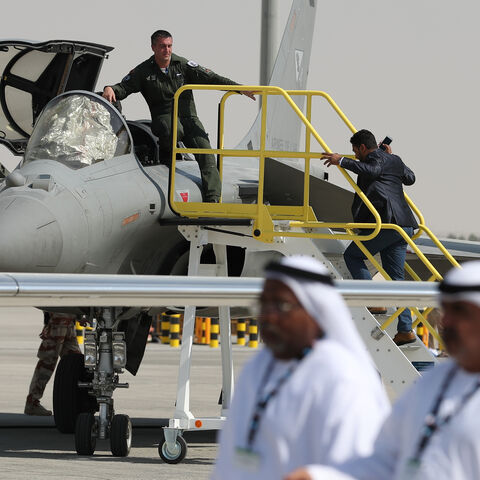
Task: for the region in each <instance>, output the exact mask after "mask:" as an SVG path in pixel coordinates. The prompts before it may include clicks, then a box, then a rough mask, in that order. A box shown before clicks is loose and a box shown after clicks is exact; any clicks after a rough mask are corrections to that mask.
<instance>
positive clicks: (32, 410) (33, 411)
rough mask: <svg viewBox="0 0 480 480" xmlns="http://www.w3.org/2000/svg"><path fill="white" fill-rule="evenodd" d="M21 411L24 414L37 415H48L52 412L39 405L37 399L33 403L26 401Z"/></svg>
mask: <svg viewBox="0 0 480 480" xmlns="http://www.w3.org/2000/svg"><path fill="white" fill-rule="evenodd" d="M23 413H25V415H35V416H37V417H49V416H50V415H51V414H52V412H51V410H47V409H46V408H45V407H44V406H43V405H40V402H39V401H38V400H36V401H35V402H33V403H31V402H27V403H26V404H25V410H24V411H23Z"/></svg>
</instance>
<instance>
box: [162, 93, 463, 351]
mask: <svg viewBox="0 0 480 480" xmlns="http://www.w3.org/2000/svg"><path fill="white" fill-rule="evenodd" d="M185 90H219V87H218V86H213V85H195V86H194V85H185V86H183V87H181V88H180V89H179V90H178V91H177V92H176V94H175V97H174V119H176V118H177V115H178V99H179V97H180V95H181V94H182V93H183V92H184V91H185ZM221 90H228V92H227V93H226V94H224V96H223V97H222V99H221V102H220V105H219V122H218V123H219V139H218V146H219V148H217V149H192V148H177V122H176V121H174V122H173V139H172V141H173V149H172V151H173V154H172V169H171V177H170V191H169V199H170V204H171V206H172V208H173V209H174V211H176V212H177V213H178V214H180V215H183V216H187V217H198V218H200V217H217V218H218V217H223V218H248V219H251V220H252V223H253V236H254V237H255V238H256V239H258V240H260V241H263V242H271V241H273V239H274V238H275V237H308V238H323V239H340V240H352V241H353V242H355V244H356V245H357V246H358V247H359V248H360V250H361V251H362V252H363V253H364V254H365V256H366V257H367V259H368V260H369V261H370V262H371V263H372V264H373V266H374V267H375V268H376V269H377V271H378V272H380V274H381V275H382V276H383V277H384V278H385V279H386V280H391V278H390V277H389V275H388V274H387V273H386V272H385V270H384V269H383V268H382V267H381V266H380V264H379V263H378V262H377V261H376V260H375V258H374V256H373V255H371V254H370V252H369V251H368V250H367V249H366V248H365V246H364V242H365V241H368V240H371V239H372V238H374V237H375V236H376V235H377V234H378V233H379V232H380V230H382V229H389V230H395V231H396V232H397V233H398V234H399V235H400V236H401V237H402V238H403V239H404V241H405V242H406V243H407V245H408V246H409V248H410V250H411V251H412V252H413V253H415V254H416V255H417V257H418V258H419V259H420V260H421V262H422V263H423V264H424V265H425V266H426V268H427V269H428V270H429V272H430V273H431V276H430V278H429V281H439V280H441V279H442V276H441V274H440V273H439V272H438V271H437V269H436V268H435V267H434V266H433V264H432V263H431V262H430V261H429V260H428V259H427V257H426V256H425V255H424V254H423V253H422V251H421V250H420V249H419V248H418V247H417V245H416V244H415V242H414V240H415V239H416V238H418V237H419V236H420V235H422V233H423V234H425V235H426V236H428V237H429V238H430V239H431V240H432V242H433V243H434V245H436V247H437V248H438V249H439V250H440V251H441V252H442V254H443V255H444V256H445V257H446V258H447V260H448V261H449V262H450V263H451V265H452V266H454V267H459V264H458V262H457V261H456V260H455V259H454V258H453V256H452V255H451V254H450V253H449V252H448V250H447V249H446V248H445V247H444V246H443V245H442V243H441V242H440V241H439V240H438V238H437V237H436V236H435V235H434V234H433V232H432V231H431V230H430V229H429V228H428V227H427V226H426V225H425V219H424V217H423V215H422V213H421V211H420V210H419V208H418V207H417V206H416V205H415V204H414V202H413V201H412V200H411V199H410V197H409V196H408V195H407V194H405V199H406V201H407V203H408V205H409V206H410V208H411V209H412V210H413V212H414V213H415V215H416V216H417V218H418V225H419V227H418V232H417V233H416V234H415V235H414V236H413V237H412V238H410V237H409V236H408V235H407V234H406V233H405V231H404V230H403V229H402V228H401V227H400V226H398V225H395V224H385V223H382V221H381V218H380V215H379V214H378V212H377V210H376V209H375V207H374V206H373V205H372V203H371V202H370V201H369V199H368V198H367V197H366V195H365V194H364V193H363V192H362V191H361V190H360V189H359V188H358V186H357V184H356V182H354V180H353V179H352V177H351V176H350V175H349V174H348V173H347V172H346V171H345V169H343V168H342V167H340V166H338V169H339V171H340V172H341V174H342V175H343V176H344V178H345V179H346V180H347V182H348V183H349V184H350V185H351V187H352V188H353V190H354V191H355V192H356V194H357V195H358V196H359V197H360V198H361V200H362V201H363V202H364V203H365V205H366V206H367V208H368V209H369V211H370V212H371V213H372V216H373V217H374V219H375V223H355V222H347V223H342V222H321V221H318V220H317V218H316V216H315V213H314V211H313V209H312V208H311V206H310V204H309V201H310V181H309V180H310V162H311V159H312V158H320V157H321V156H322V154H323V152H312V151H311V139H312V137H313V138H314V139H315V140H316V141H317V142H318V143H319V145H320V146H321V147H322V148H323V151H324V152H331V150H330V148H329V147H328V145H327V144H326V142H325V141H324V139H323V138H322V137H321V136H320V135H319V134H318V132H317V131H316V130H315V128H314V127H313V125H312V123H311V118H312V99H313V98H314V97H322V98H323V99H325V100H326V101H327V102H328V104H329V105H330V106H331V107H332V109H333V110H334V111H335V113H336V114H337V115H338V116H339V117H340V119H341V120H342V121H343V123H344V124H345V125H346V127H347V128H348V129H349V130H350V131H351V132H352V133H355V132H356V129H355V127H354V126H353V124H352V123H351V122H350V121H349V120H348V118H347V117H346V115H345V114H344V113H343V112H342V110H341V109H340V108H339V107H338V105H337V104H336V103H335V102H334V100H333V99H332V98H331V97H330V96H329V95H328V94H327V93H325V92H321V91H314V90H305V91H304V90H288V91H286V90H283V89H281V88H279V87H273V86H238V85H235V86H222V87H221ZM241 91H254V92H256V93H258V94H259V95H261V100H262V110H261V132H260V148H259V149H257V150H238V149H225V148H224V130H225V127H224V123H225V121H224V119H225V105H226V101H227V100H228V98H230V97H231V96H232V95H235V94H238V92H241ZM272 95H277V96H278V95H280V96H282V97H283V98H284V99H285V101H286V102H287V103H288V105H290V107H291V108H292V110H293V111H294V112H295V113H296V114H297V116H298V117H299V119H300V121H301V122H302V123H303V125H304V126H305V150H304V151H301V152H300V151H299V152H291V151H277V150H275V151H272V150H267V149H266V127H267V126H266V123H267V122H266V119H267V109H268V102H267V99H268V97H269V96H272ZM292 96H305V97H306V113H305V115H304V114H303V112H302V111H301V110H300V109H299V108H298V106H297V105H296V103H295V102H294V101H293V99H292ZM177 153H193V154H196V153H204V154H205V153H211V154H215V155H217V156H218V166H219V171H220V175H222V173H223V159H224V157H250V158H252V157H253V158H259V172H258V193H257V203H256V204H253V205H252V204H232V203H219V204H212V203H201V202H199V203H193V202H178V201H175V198H174V192H175V189H174V188H173V186H174V184H175V159H176V154H177ZM346 156H350V155H346ZM269 157H273V158H304V159H305V168H304V191H303V204H302V205H301V206H290V205H275V206H271V205H265V204H264V195H263V192H264V173H265V160H266V158H269ZM277 220H286V221H288V222H289V227H290V229H284V228H282V229H278V228H276V227H275V223H274V222H275V221H277ZM319 228H322V229H329V230H330V232H329V233H317V232H315V229H319ZM338 230H344V231H345V232H346V233H339V232H338ZM356 230H363V231H365V230H369V231H370V232H369V233H368V234H366V235H359V234H357V233H355V231H356ZM406 271H407V273H408V274H409V275H410V276H411V278H413V279H414V280H420V277H419V276H418V275H417V274H416V273H415V272H414V270H413V269H412V267H411V266H410V265H408V264H406ZM402 311H403V308H400V309H398V310H397V311H396V312H395V313H394V314H393V315H391V316H390V317H389V318H388V319H387V321H386V322H384V323H383V324H382V328H383V329H385V328H387V327H388V326H389V325H390V324H391V323H392V322H393V321H394V320H395V319H396V318H397V317H398V316H399V315H400V313H401V312H402ZM412 311H413V313H414V314H415V315H416V317H417V319H416V320H415V321H414V323H413V326H414V327H415V326H416V325H418V323H420V322H422V323H423V324H424V325H425V327H426V328H427V329H428V330H429V331H430V332H431V333H432V335H433V336H434V337H435V338H436V339H437V340H438V341H439V343H440V344H441V339H440V338H439V336H438V333H437V332H436V330H435V329H434V328H433V327H432V326H431V325H430V323H429V322H428V320H427V318H426V316H427V315H428V313H430V311H431V309H430V310H429V309H427V310H425V311H424V312H423V313H422V312H420V310H419V309H415V308H414V309H412Z"/></svg>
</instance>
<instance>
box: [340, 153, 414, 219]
mask: <svg viewBox="0 0 480 480" xmlns="http://www.w3.org/2000/svg"><path fill="white" fill-rule="evenodd" d="M341 166H342V167H343V168H345V169H346V170H350V171H351V172H353V173H356V174H357V175H358V178H357V185H358V186H359V188H360V189H361V190H362V191H363V193H365V195H366V196H367V198H368V199H369V200H370V201H371V202H372V204H373V206H374V207H375V208H376V209H377V211H378V213H379V215H380V217H381V219H382V223H394V224H396V225H400V226H401V227H413V228H418V224H417V221H416V220H415V217H414V216H413V213H412V211H411V210H410V207H409V206H408V204H407V202H406V200H405V196H404V193H403V187H402V185H413V184H414V183H415V174H414V173H413V172H412V171H411V170H410V169H409V168H408V167H407V166H406V165H405V164H404V163H403V162H402V160H401V158H400V157H399V156H398V155H393V154H390V153H387V152H385V151H383V150H381V149H380V148H377V149H376V150H374V151H373V152H371V153H369V154H368V155H367V157H366V159H365V160H364V161H361V162H360V161H356V160H352V159H351V158H346V157H343V158H342V161H341ZM352 215H353V219H354V221H355V222H358V223H374V222H375V218H374V216H373V214H372V213H371V212H370V210H369V209H368V208H367V206H366V205H365V204H364V203H363V201H362V199H361V198H360V197H359V196H358V195H357V194H355V197H354V199H353V204H352Z"/></svg>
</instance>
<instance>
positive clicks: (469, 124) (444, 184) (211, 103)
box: [0, 0, 480, 235]
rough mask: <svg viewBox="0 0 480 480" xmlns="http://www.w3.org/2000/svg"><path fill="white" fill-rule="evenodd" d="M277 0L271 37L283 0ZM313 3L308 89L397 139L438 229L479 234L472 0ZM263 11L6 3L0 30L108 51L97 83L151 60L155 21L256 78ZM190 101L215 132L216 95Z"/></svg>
mask: <svg viewBox="0 0 480 480" xmlns="http://www.w3.org/2000/svg"><path fill="white" fill-rule="evenodd" d="M277 2H278V24H279V26H278V35H279V36H280V35H281V33H282V32H283V28H284V24H285V21H286V18H287V16H288V13H289V10H290V5H291V2H290V0H277ZM318 2H319V3H318V8H317V19H316V30H315V34H314V46H313V52H312V60H311V64H310V73H309V81H308V88H310V89H315V90H324V91H326V92H327V93H329V94H330V95H331V96H332V97H333V98H334V100H335V101H336V102H337V103H338V104H339V105H340V107H341V108H342V109H343V110H344V112H345V113H346V114H347V116H348V117H349V118H350V120H351V121H352V123H353V124H354V125H355V126H356V127H357V128H368V129H370V130H372V131H373V132H374V133H375V134H376V136H377V137H378V139H381V138H383V137H384V136H385V135H389V136H391V137H392V138H393V139H394V142H393V144H392V147H393V149H394V152H395V153H397V154H399V155H400V156H401V157H402V159H403V160H404V162H405V163H406V164H407V165H409V166H410V167H411V168H412V169H413V170H414V171H415V173H416V176H417V182H416V184H415V185H414V186H413V187H409V188H408V190H407V192H408V193H409V195H410V197H411V198H412V199H413V200H414V201H415V202H416V203H417V205H418V206H419V207H420V209H421V210H422V212H423V213H424V215H425V218H426V223H427V225H429V226H430V227H431V228H432V229H433V230H434V232H435V233H437V234H439V235H445V234H448V233H451V232H455V233H463V234H469V233H475V234H477V235H478V234H480V220H479V215H478V214H474V210H476V208H478V207H475V204H476V193H475V192H476V191H477V182H478V181H479V174H480V167H479V163H478V159H477V158H476V157H477V155H476V146H477V137H478V133H477V132H478V126H479V120H478V118H477V117H478V114H477V112H479V111H480V94H479V91H478V88H479V86H480V65H479V59H478V47H479V45H480V28H479V19H480V2H478V0H457V1H455V2H453V1H451V0H450V1H447V0H402V1H399V0H361V1H359V0H318ZM67 6H68V7H67ZM27 8H28V15H26V12H25V10H26V9H27ZM260 12H261V0H241V1H233V0H169V1H166V0H155V1H151V0H138V1H137V2H132V1H128V2H127V1H123V0H117V1H116V2H111V1H109V0H104V1H101V2H99V1H95V2H94V1H92V0H84V1H83V2H76V3H71V2H65V1H60V0H51V1H43V2H33V1H31V2H28V3H27V4H26V3H25V2H4V4H3V5H2V15H1V18H0V27H1V29H0V32H1V33H0V35H1V37H3V38H23V39H30V40H50V39H55V38H65V39H82V40H88V41H92V42H97V43H103V44H106V45H111V46H114V47H115V50H114V51H113V52H112V53H111V54H110V58H109V59H108V60H106V62H105V64H104V67H103V69H102V73H101V76H100V78H99V82H98V88H99V89H101V88H102V87H103V85H105V84H108V83H114V82H117V81H119V80H120V79H121V78H122V77H123V76H124V75H125V74H126V73H127V72H128V71H129V70H130V69H131V68H133V67H134V66H135V65H137V64H138V63H140V61H142V60H144V59H145V58H147V57H148V56H150V55H151V50H150V47H149V36H150V34H151V33H152V32H153V31H154V30H156V29H158V28H164V29H167V30H169V31H170V32H171V33H172V34H173V35H174V51H176V52H177V53H179V54H180V55H182V56H185V57H188V58H191V59H193V60H195V61H196V62H198V63H200V64H202V65H205V66H207V67H209V68H211V69H212V70H214V71H216V72H217V73H220V74H223V75H225V76H227V77H229V78H232V79H234V80H236V81H238V82H241V83H244V84H250V85H255V84H257V83H258V81H259V80H258V79H259V38H260ZM134 97H136V98H133V97H132V98H130V99H128V100H126V101H125V102H123V106H124V113H125V114H126V115H127V116H128V117H129V118H140V117H143V118H148V116H149V115H148V109H147V108H146V105H145V104H144V102H143V100H142V98H141V97H140V96H139V95H137V96H134ZM197 103H198V105H199V108H200V117H201V119H202V121H203V122H204V124H205V125H206V127H207V129H208V130H209V131H210V132H211V133H212V134H213V135H212V136H214V131H215V129H216V126H215V125H216V123H215V122H216V120H215V115H216V100H215V98H208V97H205V98H200V99H198V101H197ZM236 103H237V104H238V105H239V107H238V108H239V113H238V116H239V117H241V118H243V122H242V123H241V127H238V128H239V131H238V132H235V133H234V134H232V138H233V139H234V140H235V139H237V138H238V139H240V138H241V137H242V136H243V133H244V131H243V130H244V126H243V125H244V124H245V122H246V123H247V124H248V122H249V121H250V119H251V118H253V116H254V114H255V111H256V110H255V108H256V106H255V104H254V103H253V102H250V101H249V100H248V99H246V97H242V102H239V101H237V102H236ZM314 119H316V117H314ZM320 124H321V121H320ZM327 124H328V122H327ZM328 125H329V124H328ZM314 126H315V123H314ZM316 126H317V129H318V130H319V133H320V134H321V135H323V136H324V138H325V140H326V141H327V144H328V145H329V146H330V148H331V149H332V150H334V151H340V152H341V153H347V152H349V151H350V144H349V142H348V138H349V133H348V132H347V131H345V130H343V131H342V132H340V131H337V130H338V129H336V128H333V127H327V130H322V128H320V126H319V125H316ZM236 135H237V136H238V137H237V136H236ZM0 157H1V158H2V160H5V159H8V157H9V154H8V151H7V150H6V149H4V148H1V149H0ZM7 161H9V162H10V163H11V161H10V160H7Z"/></svg>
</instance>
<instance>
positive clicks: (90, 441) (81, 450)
mask: <svg viewBox="0 0 480 480" xmlns="http://www.w3.org/2000/svg"><path fill="white" fill-rule="evenodd" d="M96 445H97V422H96V420H95V416H94V415H93V413H90V412H83V413H80V414H79V415H78V417H77V421H76V424H75V450H76V451H77V453H78V455H93V453H94V452H95V447H96Z"/></svg>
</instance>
